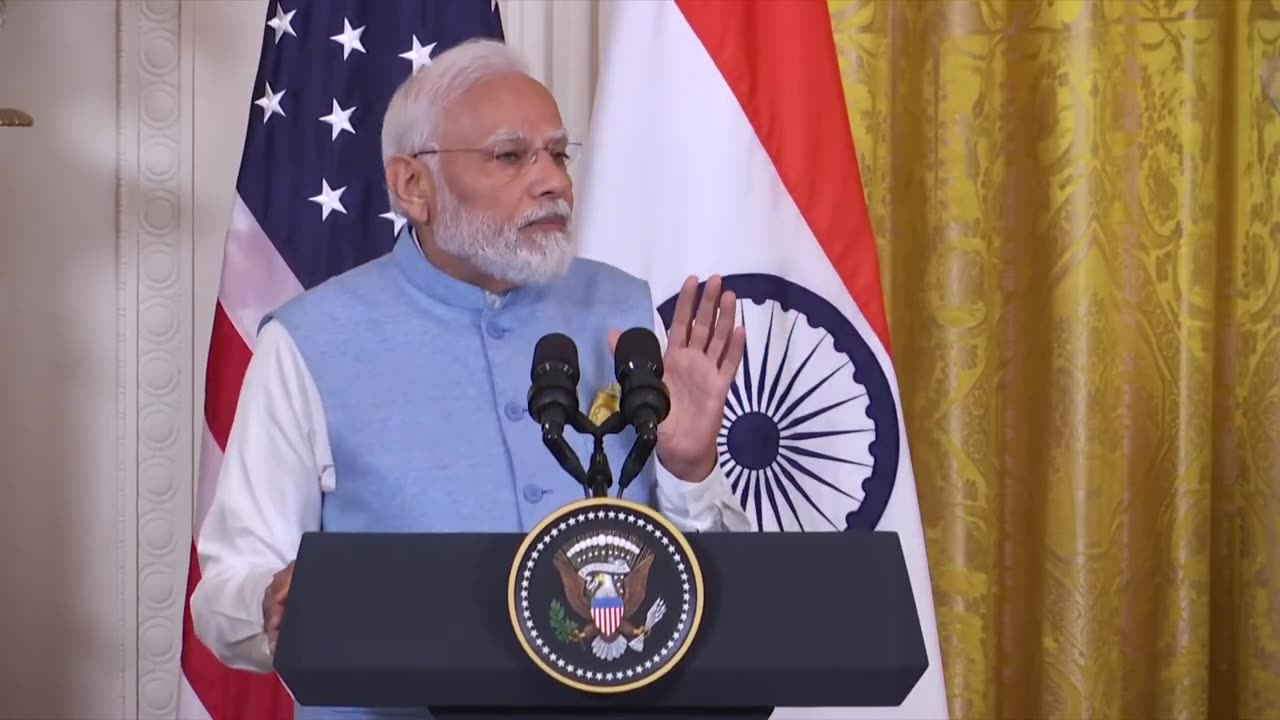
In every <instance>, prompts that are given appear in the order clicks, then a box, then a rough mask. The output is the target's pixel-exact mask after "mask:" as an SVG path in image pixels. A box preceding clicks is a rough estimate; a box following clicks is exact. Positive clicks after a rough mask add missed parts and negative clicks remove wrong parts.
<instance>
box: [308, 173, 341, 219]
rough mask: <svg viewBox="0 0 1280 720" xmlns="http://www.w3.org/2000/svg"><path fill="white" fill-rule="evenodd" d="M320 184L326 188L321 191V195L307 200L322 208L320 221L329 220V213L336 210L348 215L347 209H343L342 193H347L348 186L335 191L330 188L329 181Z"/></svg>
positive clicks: (322, 181)
mask: <svg viewBox="0 0 1280 720" xmlns="http://www.w3.org/2000/svg"><path fill="white" fill-rule="evenodd" d="M320 182H321V183H323V185H324V188H323V189H322V190H321V191H320V194H319V195H315V196H313V197H309V198H307V199H308V200H310V201H311V202H313V203H316V204H317V205H319V206H320V213H321V214H320V219H321V220H328V219H329V213H330V212H332V211H334V210H337V211H338V212H340V213H342V214H343V215H346V214H347V209H346V208H344V207H342V193H344V192H346V191H347V188H346V186H343V187H340V188H338V189H337V190H334V189H332V188H330V187H329V181H328V180H321V181H320Z"/></svg>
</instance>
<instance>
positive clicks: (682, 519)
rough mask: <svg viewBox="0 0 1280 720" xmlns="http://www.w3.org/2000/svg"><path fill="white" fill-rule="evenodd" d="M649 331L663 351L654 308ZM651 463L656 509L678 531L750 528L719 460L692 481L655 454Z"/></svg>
mask: <svg viewBox="0 0 1280 720" xmlns="http://www.w3.org/2000/svg"><path fill="white" fill-rule="evenodd" d="M653 333H654V335H657V336H658V344H659V346H660V347H661V349H662V351H663V352H666V349H667V332H666V326H665V325H664V324H663V322H662V316H661V315H659V314H658V311H657V308H655V309H654V311H653ZM653 464H654V466H655V470H656V472H657V490H658V492H657V495H658V503H657V505H658V510H659V511H660V512H662V514H663V515H665V516H666V517H667V519H669V520H670V521H671V522H672V524H673V525H675V526H676V527H678V528H680V530H681V531H683V532H707V531H735V532H737V531H749V530H752V529H753V526H752V524H751V518H750V517H749V516H748V515H747V513H746V511H744V510H743V509H742V505H740V504H739V503H738V498H737V497H735V496H734V494H733V489H732V488H731V487H730V485H729V480H728V478H726V477H725V475H724V471H723V470H722V469H721V468H720V464H719V463H716V465H715V467H713V468H712V469H711V474H710V475H708V476H707V477H706V479H704V480H703V481H702V482H696V483H693V482H686V481H684V480H681V479H680V478H678V477H676V476H675V475H672V474H671V472H670V471H668V470H667V469H666V468H665V467H663V466H662V463H661V462H660V461H659V460H658V456H657V454H656V453H655V454H654V456H653Z"/></svg>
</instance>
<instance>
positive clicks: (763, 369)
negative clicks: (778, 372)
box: [755, 304, 777, 406]
mask: <svg viewBox="0 0 1280 720" xmlns="http://www.w3.org/2000/svg"><path fill="white" fill-rule="evenodd" d="M776 307H777V305H774V304H770V305H769V328H768V330H766V331H765V334H764V353H763V354H762V355H761V357H760V377H759V378H758V387H756V393H755V400H756V403H757V405H761V406H763V400H764V382H765V380H767V379H768V375H769V348H770V347H772V346H773V309H774V308H776Z"/></svg>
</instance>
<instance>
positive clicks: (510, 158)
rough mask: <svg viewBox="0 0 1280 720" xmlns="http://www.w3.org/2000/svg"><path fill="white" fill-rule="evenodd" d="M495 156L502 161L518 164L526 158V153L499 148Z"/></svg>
mask: <svg viewBox="0 0 1280 720" xmlns="http://www.w3.org/2000/svg"><path fill="white" fill-rule="evenodd" d="M494 158H495V159H496V160H497V161H498V162H500V163H505V164H508V165H518V164H519V163H520V162H521V161H523V160H524V153H522V152H520V151H519V150H499V151H498V152H496V153H494Z"/></svg>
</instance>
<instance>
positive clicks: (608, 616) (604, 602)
mask: <svg viewBox="0 0 1280 720" xmlns="http://www.w3.org/2000/svg"><path fill="white" fill-rule="evenodd" d="M552 561H553V563H554V564H555V566H556V570H557V571H559V573H560V581H561V582H562V583H563V584H564V594H565V599H566V600H568V602H569V607H570V608H572V609H573V611H574V612H575V613H577V614H578V616H579V617H581V618H582V620H583V621H584V622H585V625H584V626H583V627H582V628H581V629H580V630H578V631H576V632H574V633H573V635H572V636H571V637H570V640H573V641H576V642H585V641H587V640H591V650H592V652H593V653H595V655H596V657H599V658H600V659H602V660H616V659H618V658H620V657H622V655H623V654H624V653H625V652H626V651H627V648H628V647H630V648H631V649H632V650H634V651H636V652H643V651H644V638H645V636H646V635H648V634H649V632H650V631H651V630H652V629H653V626H654V624H655V623H657V622H658V621H659V620H661V619H662V616H663V615H664V614H665V613H666V603H665V602H663V601H662V599H661V598H659V599H658V601H657V602H655V603H654V604H653V605H652V606H650V607H649V612H648V613H647V614H646V616H645V621H644V624H643V625H640V626H637V625H636V624H635V623H634V622H632V617H633V616H634V615H635V614H636V613H637V612H639V611H640V606H641V605H642V604H643V603H644V599H645V593H646V589H647V585H648V582H649V570H650V568H651V567H652V566H653V552H652V551H651V550H649V549H648V548H644V549H642V550H641V551H640V553H639V554H638V555H637V556H636V559H635V562H633V563H631V564H630V566H629V567H628V566H627V564H626V563H623V562H621V561H617V564H616V565H615V567H614V568H611V570H617V571H619V572H616V573H615V572H605V571H602V570H597V571H594V572H593V571H590V570H588V571H585V572H580V571H579V569H578V568H576V567H574V564H573V561H572V560H570V559H569V556H568V555H566V554H565V553H564V551H563V550H562V551H560V552H558V553H556V555H555V557H554V558H553V559H552ZM617 575H621V578H620V579H615V578H616V576H617Z"/></svg>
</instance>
